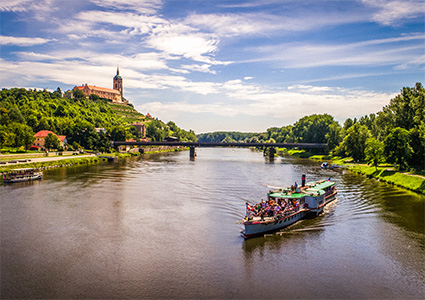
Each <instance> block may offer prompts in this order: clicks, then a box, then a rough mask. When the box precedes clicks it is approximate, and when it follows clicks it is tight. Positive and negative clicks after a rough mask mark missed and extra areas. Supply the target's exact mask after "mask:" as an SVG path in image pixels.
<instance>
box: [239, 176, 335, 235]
mask: <svg viewBox="0 0 425 300" xmlns="http://www.w3.org/2000/svg"><path fill="white" fill-rule="evenodd" d="M302 182H303V184H302V186H301V187H296V186H295V187H294V186H292V187H291V188H287V189H279V190H271V191H269V193H268V194H267V199H268V200H267V201H266V202H265V201H262V202H261V203H259V204H256V205H254V206H251V205H249V204H248V203H247V215H246V217H245V219H243V220H242V221H241V223H242V224H243V225H244V227H245V228H244V230H242V236H243V237H244V238H245V239H247V238H251V237H255V236H260V235H263V234H265V233H268V232H272V231H276V230H278V229H281V228H284V227H287V226H289V225H291V224H294V223H296V222H298V221H299V220H301V219H303V218H306V217H315V216H318V215H319V214H320V213H322V212H323V209H324V207H325V206H326V205H327V204H328V203H329V202H331V201H333V200H335V199H336V194H337V190H336V188H335V182H332V181H330V179H328V180H319V181H312V182H308V183H305V176H304V175H303V180H302Z"/></svg>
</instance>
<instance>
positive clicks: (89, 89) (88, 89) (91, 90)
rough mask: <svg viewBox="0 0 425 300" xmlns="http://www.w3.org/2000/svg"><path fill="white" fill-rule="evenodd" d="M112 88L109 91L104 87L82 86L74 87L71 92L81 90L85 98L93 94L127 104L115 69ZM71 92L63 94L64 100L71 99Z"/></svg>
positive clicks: (120, 80)
mask: <svg viewBox="0 0 425 300" xmlns="http://www.w3.org/2000/svg"><path fill="white" fill-rule="evenodd" d="M112 86H113V88H112V89H109V88H104V87H98V86H95V85H88V84H87V83H86V84H83V85H81V86H75V87H74V88H73V89H72V91H75V90H77V89H78V90H81V91H83V92H84V94H86V96H87V97H88V96H90V95H91V94H95V95H97V96H99V97H100V98H105V99H109V100H111V101H112V102H114V103H119V104H128V101H127V100H125V98H124V96H123V91H124V88H123V84H122V77H121V76H120V69H119V68H117V75H115V76H114V78H113V85H112ZM72 91H67V92H65V95H64V97H66V98H72V97H73V96H72Z"/></svg>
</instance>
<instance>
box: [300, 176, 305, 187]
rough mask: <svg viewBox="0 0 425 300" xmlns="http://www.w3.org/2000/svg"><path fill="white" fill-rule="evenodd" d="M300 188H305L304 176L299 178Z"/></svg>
mask: <svg viewBox="0 0 425 300" xmlns="http://www.w3.org/2000/svg"><path fill="white" fill-rule="evenodd" d="M301 186H302V187H305V174H303V175H302V176H301Z"/></svg>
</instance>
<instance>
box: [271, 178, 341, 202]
mask: <svg viewBox="0 0 425 300" xmlns="http://www.w3.org/2000/svg"><path fill="white" fill-rule="evenodd" d="M307 185H308V186H311V187H310V188H307V189H305V190H304V192H302V193H292V192H290V189H286V190H280V191H273V192H271V193H269V197H273V198H285V199H300V198H303V197H305V196H307V195H309V194H312V193H313V194H316V195H322V194H324V193H325V191H324V189H326V188H328V187H330V186H333V185H335V182H333V181H322V182H320V183H317V182H316V181H312V182H308V183H307Z"/></svg>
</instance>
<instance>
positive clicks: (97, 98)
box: [89, 94, 100, 101]
mask: <svg viewBox="0 0 425 300" xmlns="http://www.w3.org/2000/svg"><path fill="white" fill-rule="evenodd" d="M89 99H90V100H92V101H98V100H99V99H100V97H99V95H96V94H91V95H90V96H89Z"/></svg>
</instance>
